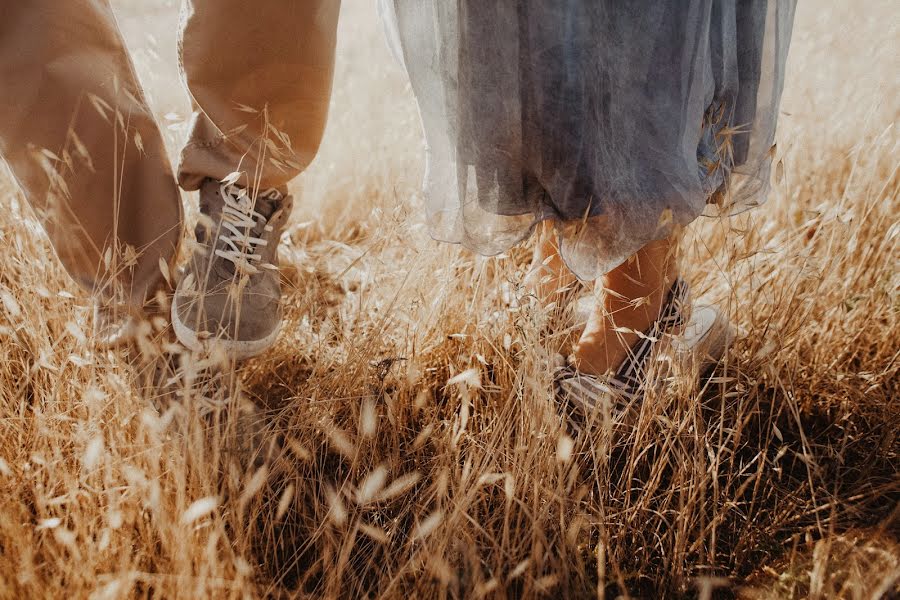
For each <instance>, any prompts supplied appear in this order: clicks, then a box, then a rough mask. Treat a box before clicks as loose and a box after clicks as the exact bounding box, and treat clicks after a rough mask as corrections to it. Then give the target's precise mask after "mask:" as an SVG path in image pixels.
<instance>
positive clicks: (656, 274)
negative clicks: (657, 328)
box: [574, 234, 680, 375]
mask: <svg viewBox="0 0 900 600" xmlns="http://www.w3.org/2000/svg"><path fill="white" fill-rule="evenodd" d="M679 238H680V235H679V234H675V235H672V236H671V237H669V238H666V239H664V240H658V241H655V242H651V243H649V244H647V245H646V246H644V247H643V248H641V249H640V250H639V251H638V252H637V253H636V254H635V255H634V256H632V257H631V258H630V259H628V260H627V261H626V262H625V263H623V264H622V265H620V266H619V267H617V268H615V269H613V270H612V271H610V272H609V273H607V274H606V276H605V277H604V278H603V281H602V283H603V288H604V289H603V291H604V292H605V293H604V294H603V296H602V298H600V299H598V302H597V305H596V306H595V308H594V310H593V311H592V313H591V315H590V318H589V319H588V322H587V325H586V327H585V330H584V333H582V335H581V339H580V340H578V343H577V344H575V348H574V357H575V366H576V368H577V369H578V370H579V371H580V372H582V373H587V374H592V375H602V374H605V373H607V372H609V371H614V370H615V369H617V368H618V367H619V365H621V364H622V362H623V361H624V360H625V359H626V358H627V357H628V353H629V352H630V351H631V348H633V347H634V345H635V344H637V342H638V340H639V339H640V336H639V334H641V333H643V332H645V331H646V330H647V329H649V328H650V326H651V325H652V324H653V322H654V321H655V320H656V319H657V318H658V317H659V313H660V310H661V309H662V305H663V302H664V301H665V298H666V295H667V293H668V291H669V288H670V287H671V285H672V282H673V281H674V280H675V278H676V277H677V276H678V265H677V260H676V256H675V255H676V252H677V249H678V241H679Z"/></svg>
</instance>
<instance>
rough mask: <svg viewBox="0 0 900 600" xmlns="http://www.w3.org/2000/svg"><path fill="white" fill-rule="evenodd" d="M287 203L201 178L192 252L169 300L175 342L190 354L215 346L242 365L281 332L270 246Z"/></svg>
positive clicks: (275, 193)
mask: <svg viewBox="0 0 900 600" xmlns="http://www.w3.org/2000/svg"><path fill="white" fill-rule="evenodd" d="M292 207H293V200H292V198H291V197H290V196H288V195H286V193H285V192H283V191H279V190H268V191H265V192H260V193H258V194H256V195H254V194H253V192H251V191H250V190H247V189H244V188H242V187H239V186H236V185H233V184H229V183H222V182H219V181H216V180H213V179H207V180H206V181H205V182H204V184H203V186H202V187H201V189H200V213H201V217H200V222H199V223H198V225H197V228H196V230H195V235H196V238H197V244H198V247H197V249H196V250H195V251H194V254H193V256H192V258H191V261H190V263H189V264H188V267H187V270H186V273H185V276H184V277H183V278H182V279H181V281H180V282H179V284H178V288H177V290H176V291H175V298H174V300H173V301H172V326H173V328H174V329H175V335H176V336H177V337H178V341H180V342H181V343H182V344H184V345H185V346H187V347H188V348H190V349H191V350H194V351H199V350H204V349H206V350H208V349H210V348H211V347H212V346H213V345H216V344H218V345H220V346H221V348H223V349H224V350H225V352H226V353H227V355H228V356H229V358H233V359H234V360H243V359H246V358H251V357H253V356H256V355H258V354H261V353H262V352H264V351H265V350H267V349H268V348H270V347H271V346H272V345H273V344H274V343H275V338H276V337H277V336H278V332H279V330H280V328H281V320H282V313H281V280H280V274H279V271H278V267H277V261H278V242H279V240H280V239H281V234H282V232H283V231H284V228H285V225H286V224H287V220H288V217H289V216H290V214H291V209H292Z"/></svg>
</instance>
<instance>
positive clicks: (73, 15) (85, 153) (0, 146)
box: [0, 0, 181, 304]
mask: <svg viewBox="0 0 900 600" xmlns="http://www.w3.org/2000/svg"><path fill="white" fill-rule="evenodd" d="M0 14H2V18H0V89H2V90H3V93H2V94H0V153H2V156H3V157H4V158H5V159H6V160H7V161H8V163H9V165H10V167H11V170H12V172H13V175H14V176H15V178H16V180H17V182H18V183H19V185H20V186H21V188H22V189H23V191H24V193H25V196H26V198H27V199H28V202H29V203H30V204H31V205H32V206H33V207H34V209H35V210H36V212H37V214H38V215H39V217H40V219H41V221H42V222H43V225H44V227H45V228H46V230H47V233H48V234H49V236H50V240H51V242H52V244H53V246H54V248H55V250H56V253H57V254H58V256H59V258H60V260H61V261H62V263H63V265H64V266H65V268H66V270H67V271H68V272H69V273H70V274H71V275H72V277H73V278H74V279H75V280H76V281H78V282H79V283H80V284H82V285H83V286H85V287H86V288H89V289H92V288H93V289H98V290H101V289H102V290H101V291H102V292H104V293H111V290H112V289H113V286H110V285H108V284H109V283H111V282H115V283H116V284H119V285H117V286H115V287H116V288H117V293H124V295H125V296H126V298H127V299H130V300H131V301H132V302H134V303H135V304H140V303H142V302H143V301H144V299H145V298H146V297H147V296H148V295H150V294H152V293H153V292H154V291H155V290H156V289H157V287H158V286H159V285H160V284H161V282H162V277H161V272H160V268H159V261H160V258H162V259H163V260H165V261H166V262H171V261H172V260H173V258H174V256H175V254H176V251H177V247H178V243H179V240H180V239H181V201H180V198H179V194H178V189H177V186H176V185H175V180H174V177H173V176H172V171H171V167H170V166H169V163H168V160H167V157H166V154H165V149H164V147H163V142H162V138H161V136H160V133H159V131H158V129H157V126H156V123H155V122H154V119H153V117H152V115H151V113H150V109H149V108H148V107H147V104H146V102H145V101H144V97H143V94H142V92H141V89H140V86H139V84H138V82H137V78H136V77H135V74H134V69H133V67H132V64H131V61H130V58H129V56H128V54H127V51H126V49H125V46H124V44H123V42H122V38H121V36H120V34H119V32H118V29H117V26H116V22H115V18H114V16H113V14H112V11H111V9H110V6H109V4H108V2H107V1H106V0H65V1H60V0H27V1H23V0H0ZM108 249H114V251H112V252H108ZM119 286H121V287H119Z"/></svg>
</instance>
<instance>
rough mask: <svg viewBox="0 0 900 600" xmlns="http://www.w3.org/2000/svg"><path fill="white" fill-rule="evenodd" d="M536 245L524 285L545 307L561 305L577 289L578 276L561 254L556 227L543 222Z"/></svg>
mask: <svg viewBox="0 0 900 600" xmlns="http://www.w3.org/2000/svg"><path fill="white" fill-rule="evenodd" d="M539 227H540V229H539V231H538V235H539V236H540V237H539V238H538V242H537V244H535V247H534V255H533V257H532V260H531V267H530V268H529V271H528V275H526V276H525V287H526V288H527V289H528V290H529V291H530V292H531V293H532V294H534V295H535V296H536V297H537V299H538V301H539V302H540V303H541V305H542V306H549V305H550V304H552V303H556V306H557V307H559V308H562V307H563V306H565V305H566V304H568V302H569V301H571V299H572V297H573V295H574V292H575V290H576V289H577V288H578V278H577V277H575V275H574V274H573V273H572V272H571V271H570V270H569V268H568V267H567V266H566V264H565V262H564V261H563V259H562V257H561V256H560V255H559V246H558V245H557V239H556V236H555V235H554V234H553V226H552V225H551V224H549V223H547V222H545V223H541V225H540V226H539Z"/></svg>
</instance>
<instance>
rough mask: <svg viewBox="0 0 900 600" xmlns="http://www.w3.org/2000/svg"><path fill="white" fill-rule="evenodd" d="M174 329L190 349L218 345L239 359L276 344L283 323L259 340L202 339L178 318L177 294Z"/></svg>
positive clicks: (173, 318)
mask: <svg viewBox="0 0 900 600" xmlns="http://www.w3.org/2000/svg"><path fill="white" fill-rule="evenodd" d="M172 329H174V330H175V337H177V338H178V341H179V342H181V344H182V345H183V346H184V347H185V348H187V349H188V350H192V351H194V352H204V351H208V350H209V349H210V348H211V347H212V346H213V345H216V346H219V347H221V348H223V349H224V350H225V353H226V354H227V355H228V356H229V357H230V358H232V359H234V360H236V361H239V360H247V359H250V358H253V357H255V356H259V355H260V354H262V353H263V352H265V351H266V350H268V349H269V348H271V347H272V346H274V345H275V340H277V339H278V334H279V333H280V332H281V323H279V324H278V326H276V327H275V329H274V330H273V331H272V333H270V334H269V335H267V336H266V337H264V338H261V339H258V340H246V341H236V340H229V339H226V338H210V339H209V340H201V339H200V338H199V337H198V336H197V332H196V331H194V330H193V329H192V328H191V327H188V326H187V325H185V324H184V323H183V322H182V321H181V319H179V318H178V296H175V297H174V298H173V299H172Z"/></svg>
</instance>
